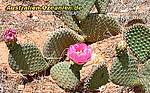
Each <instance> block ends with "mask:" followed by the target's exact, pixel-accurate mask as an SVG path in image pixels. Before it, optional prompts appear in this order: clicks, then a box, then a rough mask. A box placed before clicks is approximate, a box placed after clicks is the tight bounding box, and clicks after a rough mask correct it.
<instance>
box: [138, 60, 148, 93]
mask: <svg viewBox="0 0 150 93" xmlns="http://www.w3.org/2000/svg"><path fill="white" fill-rule="evenodd" d="M139 78H140V81H141V83H142V85H143V86H144V89H145V93H149V92H150V60H148V61H147V62H146V63H145V64H144V67H143V69H142V70H141V71H140V73H139Z"/></svg>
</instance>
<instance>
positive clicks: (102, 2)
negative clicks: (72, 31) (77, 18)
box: [95, 0, 110, 14]
mask: <svg viewBox="0 0 150 93" xmlns="http://www.w3.org/2000/svg"><path fill="white" fill-rule="evenodd" d="M109 1H110V0H96V2H95V6H96V8H97V11H98V13H99V14H105V13H106V12H107V7H108V3H109Z"/></svg>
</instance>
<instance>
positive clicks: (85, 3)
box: [69, 0, 96, 21]
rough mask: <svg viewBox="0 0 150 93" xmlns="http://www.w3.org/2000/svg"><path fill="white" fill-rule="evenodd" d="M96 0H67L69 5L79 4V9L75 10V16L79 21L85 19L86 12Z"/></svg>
mask: <svg viewBox="0 0 150 93" xmlns="http://www.w3.org/2000/svg"><path fill="white" fill-rule="evenodd" d="M95 1H96V0H69V3H70V5H71V6H80V7H81V9H80V10H79V11H76V12H77V15H75V16H76V18H77V19H78V20H80V21H82V20H84V19H86V17H87V16H88V14H89V13H90V11H91V9H92V7H93V6H94V2H95Z"/></svg>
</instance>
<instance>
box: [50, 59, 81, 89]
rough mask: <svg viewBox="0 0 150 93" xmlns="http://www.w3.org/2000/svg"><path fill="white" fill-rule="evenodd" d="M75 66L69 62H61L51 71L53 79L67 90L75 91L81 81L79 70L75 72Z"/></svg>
mask: <svg viewBox="0 0 150 93" xmlns="http://www.w3.org/2000/svg"><path fill="white" fill-rule="evenodd" d="M73 65H74V64H70V63H68V62H60V63H57V64H56V65H54V66H53V67H52V68H51V70H50V75H51V77H52V78H53V79H54V80H55V81H56V83H57V84H58V85H59V86H60V87H62V88H63V89H65V90H74V89H75V87H76V86H77V85H78V83H79V80H80V78H79V77H80V73H79V70H78V71H75V70H76V69H74V67H73Z"/></svg>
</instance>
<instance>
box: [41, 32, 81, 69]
mask: <svg viewBox="0 0 150 93" xmlns="http://www.w3.org/2000/svg"><path fill="white" fill-rule="evenodd" d="M77 42H83V38H82V37H81V36H80V35H78V34H76V33H75V32H73V31H69V30H61V31H54V32H52V33H50V35H49V36H48V38H47V40H46V42H45V44H44V47H43V55H44V56H45V57H46V58H47V59H48V63H49V65H50V66H52V65H54V64H56V63H58V62H59V61H60V59H61V58H62V57H64V54H65V50H66V49H67V48H68V47H69V46H70V45H71V44H75V43H77Z"/></svg>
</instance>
